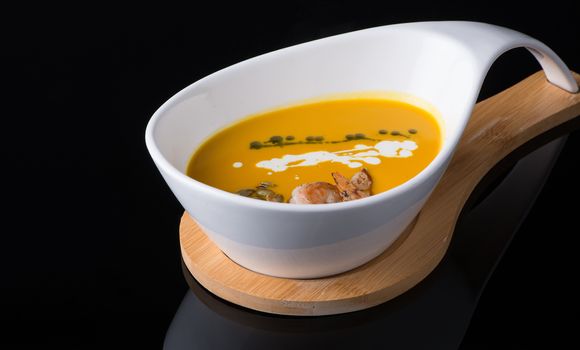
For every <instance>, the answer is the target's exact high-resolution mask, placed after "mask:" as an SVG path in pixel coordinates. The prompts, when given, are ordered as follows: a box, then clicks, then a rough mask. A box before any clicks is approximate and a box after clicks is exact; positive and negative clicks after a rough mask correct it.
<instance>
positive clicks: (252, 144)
mask: <svg viewBox="0 0 580 350" xmlns="http://www.w3.org/2000/svg"><path fill="white" fill-rule="evenodd" d="M263 146H264V145H262V143H261V142H260V141H253V142H250V149H260V148H262V147H263Z"/></svg>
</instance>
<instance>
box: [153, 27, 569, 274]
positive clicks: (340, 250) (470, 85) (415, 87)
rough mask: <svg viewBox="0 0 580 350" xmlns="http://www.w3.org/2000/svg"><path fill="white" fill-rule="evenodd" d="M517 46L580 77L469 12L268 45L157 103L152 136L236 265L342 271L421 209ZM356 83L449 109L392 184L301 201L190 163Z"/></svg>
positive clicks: (558, 75)
mask: <svg viewBox="0 0 580 350" xmlns="http://www.w3.org/2000/svg"><path fill="white" fill-rule="evenodd" d="M519 46H525V47H528V48H530V51H532V53H533V54H534V55H535V56H536V58H538V60H539V61H540V63H541V64H542V66H543V68H544V70H545V71H546V74H547V76H548V79H549V80H550V81H552V82H553V83H554V84H556V85H559V86H561V87H562V88H565V89H567V90H569V91H574V90H575V89H577V86H576V84H575V82H574V80H573V78H572V76H571V75H570V72H569V71H568V70H567V68H566V66H565V65H564V63H563V62H562V61H561V60H560V59H559V58H558V57H557V56H556V55H555V54H554V53H553V52H552V51H551V50H550V49H549V48H548V47H546V46H545V45H543V44H542V43H540V42H538V41H537V40H534V39H532V38H530V37H528V36H525V35H523V34H521V33H518V32H514V31H511V30H509V29H505V28H500V27H496V26H492V25H487V24H482V23H473V22H422V23H408V24H399V25H390V26H384V27H377V28H372V29H367V30H361V31H357V32H352V33H347V34H343V35H338V36H333V37H329V38H325V39H321V40H316V41H312V42H309V43H305V44H301V45H297V46H293V47H290V48H286V49H282V50H278V51H275V52H271V53H268V54H265V55H261V56H258V57H255V58H252V59H249V60H247V61H244V62H241V63H238V64H236V65H233V66H231V67H228V68H225V69H223V70H220V71H219V72H216V73H214V74H212V75H210V76H207V77H205V78H203V79H201V80H199V81H197V82H195V83H193V84H191V85H190V86H188V87H187V88H185V89H183V90H182V91H180V92H179V93H177V94H176V95H175V96H173V97H172V98H171V99H169V100H168V101H167V102H166V103H164V104H163V105H162V106H161V107H160V108H159V109H158V110H157V111H156V112H155V114H154V115H153V117H152V118H151V120H150V122H149V124H148V126H147V131H146V144H147V148H148V150H149V152H150V154H151V156H152V158H153V160H154V162H155V164H156V165H157V167H158V169H159V171H160V172H161V174H162V175H163V178H164V179H165V181H166V182H167V184H168V185H169V187H170V188H171V190H172V191H173V193H174V194H175V196H176V197H177V199H178V200H179V202H180V203H181V204H182V205H183V207H184V208H185V210H187V212H188V213H189V214H190V215H191V216H192V217H193V218H194V219H195V220H196V221H197V222H198V223H199V224H200V225H201V227H202V228H203V229H204V231H205V232H206V233H207V235H208V236H209V238H210V239H211V240H212V241H213V242H215V244H216V245H217V246H218V247H219V248H220V249H221V250H222V251H223V252H224V253H225V254H227V255H228V256H229V257H230V258H231V259H233V260H234V261H236V262H237V263H239V264H240V265H242V266H245V267H246V268H248V269H251V270H254V271H257V272H261V273H264V274H268V275H274V276H280V277H289V278H313V277H321V276H327V275H332V274H336V273H340V272H343V271H346V270H349V269H352V268H354V267H357V266H359V265H361V264H363V263H365V262H367V261H369V260H371V259H372V258H374V257H376V256H377V255H379V254H380V253H381V252H383V251H384V250H385V249H386V248H387V247H388V246H389V245H390V244H391V243H392V242H393V241H394V240H395V239H397V237H398V236H399V235H400V234H401V232H402V231H403V230H404V229H405V227H406V226H407V225H408V224H409V223H410V222H411V221H412V220H413V218H414V217H415V216H416V215H417V214H418V213H419V211H420V209H421V207H422V205H423V204H424V203H425V201H426V200H427V198H428V196H429V194H430V193H431V192H432V190H433V189H434V188H435V185H436V184H437V182H438V180H439V179H440V177H441V175H442V174H443V172H444V171H445V168H446V166H447V164H448V162H449V160H450V158H451V156H452V154H453V151H454V149H455V146H456V145H457V143H458V140H459V138H460V137H461V134H462V132H463V129H464V127H465V125H466V123H467V121H468V120H469V116H470V114H471V110H472V108H473V106H474V103H475V101H476V97H477V95H478V93H479V88H480V86H481V83H482V81H483V78H484V77H485V74H486V73H487V70H488V69H489V66H490V65H491V64H492V63H493V61H494V60H495V59H496V58H497V56H499V55H500V54H501V53H503V52H504V51H506V50H508V49H511V48H513V47H519ZM192 64H195V63H194V62H192ZM360 91H395V92H400V93H404V94H411V95H414V96H417V97H419V98H420V99H422V100H424V101H427V102H428V103H429V104H431V105H433V106H434V107H435V108H436V109H437V110H438V111H439V114H440V116H441V119H442V120H441V124H442V127H443V129H444V135H443V138H444V139H443V146H442V149H441V151H440V152H439V154H438V155H437V157H436V158H435V159H434V160H433V162H432V163H431V164H429V166H427V167H426V168H425V169H424V170H423V171H422V172H421V173H419V174H418V175H417V176H415V177H414V178H412V179H411V180H409V181H407V182H406V183H404V184H402V185H400V186H398V187H396V188H393V189H391V190H389V191H387V192H384V193H380V194H377V195H374V196H372V197H369V198H365V199H361V200H356V201H351V202H345V203H336V204H326V205H293V204H286V203H271V202H263V201H258V200H254V199H249V198H245V197H242V196H238V195H234V194H231V193H228V192H224V191H222V190H219V189H216V188H213V187H210V186H208V185H205V184H203V183H201V182H198V181H196V180H194V179H192V178H190V177H188V176H186V175H185V173H184V172H185V169H186V166H187V162H188V160H189V158H190V156H191V155H192V153H193V151H194V150H195V149H196V148H197V146H198V145H199V144H200V143H201V142H202V141H203V140H204V139H205V138H206V137H208V136H209V135H211V134H212V133H214V132H215V131H216V130H218V129H220V128H222V127H224V126H227V125H228V124H231V123H232V122H234V121H236V120H237V119H240V118H243V117H245V116H246V115H248V114H252V113H256V112H260V111H263V110H266V109H270V108H274V107H277V106H284V105H288V104H292V103H296V102H300V101H301V100H304V99H308V98H313V97H319V96H324V95H329V94H336V93H349V92H360Z"/></svg>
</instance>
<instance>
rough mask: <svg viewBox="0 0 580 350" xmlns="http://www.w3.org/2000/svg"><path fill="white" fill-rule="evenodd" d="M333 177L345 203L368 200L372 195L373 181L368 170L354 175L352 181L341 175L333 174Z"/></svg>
mask: <svg viewBox="0 0 580 350" xmlns="http://www.w3.org/2000/svg"><path fill="white" fill-rule="evenodd" d="M332 177H333V178H334V181H335V182H336V187H338V191H339V193H340V196H341V197H342V201H343V202H346V201H352V200H355V199H361V198H366V197H368V196H370V195H371V191H370V189H371V185H372V179H371V175H370V174H369V173H368V171H367V170H366V169H363V170H362V171H359V172H358V173H356V174H354V175H353V177H352V178H351V179H350V180H349V179H347V178H346V177H344V176H343V175H342V174H340V173H332Z"/></svg>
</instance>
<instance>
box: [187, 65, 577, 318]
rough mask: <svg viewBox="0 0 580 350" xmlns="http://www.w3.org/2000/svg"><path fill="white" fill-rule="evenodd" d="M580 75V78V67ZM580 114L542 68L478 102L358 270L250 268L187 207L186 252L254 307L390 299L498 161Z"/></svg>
mask: <svg viewBox="0 0 580 350" xmlns="http://www.w3.org/2000/svg"><path fill="white" fill-rule="evenodd" d="M575 78H576V81H580V75H577V74H575ZM579 115H580V93H578V94H570V93H568V92H566V91H564V90H561V89H559V88H557V87H555V86H553V85H551V84H550V83H548V82H547V81H546V80H545V78H544V74H543V72H538V73H536V74H534V75H532V76H531V77H529V78H527V79H525V80H523V81H522V82H520V83H518V84H516V85H515V86H513V87H511V88H509V89H507V90H505V91H503V92H501V93H499V94H498V95H496V96H493V97H491V98H489V99H487V100H485V101H483V102H480V103H478V104H477V105H476V107H475V110H474V113H473V116H472V118H471V120H470V122H469V124H468V126H467V129H466V130H465V133H464V135H463V138H462V140H461V142H460V144H459V146H458V148H457V151H456V153H455V156H454V158H453V159H452V161H451V164H450V166H449V168H448V169H447V171H446V173H445V175H444V176H443V178H442V179H441V182H440V183H439V185H438V186H437V188H436V189H435V191H434V192H433V194H432V195H431V197H430V199H429V200H428V202H427V203H426V204H425V206H424V207H423V209H422V211H421V213H420V214H419V216H418V218H417V220H416V221H415V223H414V225H411V226H410V227H409V229H408V230H407V231H406V233H405V234H403V235H402V236H401V237H400V238H399V239H398V240H397V241H396V242H395V243H394V244H393V245H392V246H391V247H389V249H387V250H386V251H385V252H384V253H383V254H381V255H380V256H378V257H377V258H375V259H373V260H372V261H370V262H368V263H366V264H365V265H363V266H361V267H358V268H356V269H354V270H351V271H348V272H345V273H342V274H340V275H336V276H331V277H326V278H319V279H310V280H299V279H284V278H276V277H270V276H266V275H262V274H259V273H256V272H253V271H250V270H247V269H245V268H243V267H241V266H240V265H237V264H236V263H234V262H233V261H231V260H230V259H228V257H226V256H225V255H224V254H223V253H222V252H221V251H220V250H219V249H218V248H217V247H216V246H215V245H214V244H213V243H212V242H211V241H210V240H209V239H208V238H207V236H206V235H205V234H204V233H203V232H202V231H201V230H200V228H199V227H198V226H197V225H196V223H195V222H194V221H193V220H192V219H191V218H190V217H189V215H187V213H186V214H184V215H183V218H182V220H181V225H180V242H181V253H182V256H183V260H184V262H185V264H186V266H187V268H188V269H189V271H190V272H191V274H192V275H193V276H194V277H195V278H196V279H197V280H198V282H199V283H201V284H202V285H203V286H204V287H205V288H207V289H208V290H209V291H211V292H212V293H214V294H216V295H217V296H219V297H221V298H224V299H226V300H228V301H230V302H233V303H235V304H239V305H242V306H245V307H248V308H250V309H254V310H259V311H264V312H269V313H275V314H284V315H305V316H308V315H312V316H314V315H329V314H337V313H344V312H350V311H356V310H361V309H365V308H369V307H371V306H374V305H377V304H380V303H383V302H385V301H387V300H390V299H392V298H394V297H396V296H398V295H400V294H401V293H403V292H405V291H407V290H408V289H410V288H411V287H413V286H414V285H416V284H417V283H419V282H420V281H421V280H422V279H423V278H425V277H426V276H427V275H428V274H429V273H430V272H431V271H432V270H433V269H434V268H435V266H437V264H438V263H439V261H441V259H442V258H443V255H444V254H445V252H446V251H447V247H448V246H449V241H450V238H451V235H452V234H453V229H454V226H455V222H456V220H457V217H458V216H459V213H460V212H461V209H462V208H463V205H464V204H465V201H466V200H467V198H468V197H469V195H470V194H471V192H472V191H473V189H474V187H475V186H476V185H477V183H478V182H479V181H480V180H481V179H482V177H483V176H484V175H485V174H486V173H487V172H488V171H489V170H490V169H491V168H492V167H493V166H494V165H495V164H496V163H497V162H498V161H500V160H501V159H503V158H504V157H505V156H506V155H508V154H509V153H510V152H512V151H513V150H515V149H516V148H518V147H519V146H521V145H522V144H524V143H525V142H527V141H528V140H530V139H532V138H534V137H536V136H538V135H540V134H542V133H544V132H546V131H548V130H550V129H552V128H554V127H556V126H558V125H560V124H562V123H564V122H566V121H568V120H570V119H572V118H574V117H576V116H579Z"/></svg>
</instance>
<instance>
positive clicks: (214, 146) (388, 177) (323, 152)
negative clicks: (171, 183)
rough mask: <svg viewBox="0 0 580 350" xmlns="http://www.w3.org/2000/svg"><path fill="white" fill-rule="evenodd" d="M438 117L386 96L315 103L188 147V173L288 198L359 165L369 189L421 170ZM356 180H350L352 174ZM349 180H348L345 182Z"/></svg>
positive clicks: (434, 143)
mask: <svg viewBox="0 0 580 350" xmlns="http://www.w3.org/2000/svg"><path fill="white" fill-rule="evenodd" d="M441 138H442V135H441V129H440V126H439V123H438V122H437V120H436V118H435V117H434V116H433V115H432V114H431V113H429V112H428V111H426V110H425V109H422V108H420V107H417V106H415V105H413V104H410V103H407V102H403V101H398V100H392V99H384V98H374V97H368V98H365V97H356V98H345V99H331V100H321V101H316V102H309V103H304V104H300V105H292V106H289V107H284V108H280V109H276V110H271V111H267V112H264V113H261V114H256V115H252V116H249V117H247V118H245V119H242V120H240V121H238V122H236V123H234V124H232V125H230V126H228V127H226V128H224V129H222V130H220V131H218V132H217V133H215V134H214V135H212V136H211V137H209V138H208V139H207V140H206V141H205V142H203V143H202V144H201V145H200V146H199V148H198V149H197V150H196V151H195V152H194V154H193V156H192V158H191V160H190V162H189V164H188V167H187V175H188V176H190V177H192V178H194V179H196V180H198V181H200V182H203V183H205V184H207V185H210V186H213V187H216V188H219V189H222V190H224V191H228V192H232V193H238V194H241V195H244V196H248V197H253V198H257V199H265V197H264V196H262V195H258V194H260V190H261V191H262V193H261V194H263V195H266V194H268V193H269V194H276V197H275V198H274V197H272V196H270V197H268V199H267V200H271V198H274V200H273V201H278V202H288V200H289V199H290V197H291V195H292V191H293V190H294V189H295V188H297V187H298V186H300V185H303V184H309V183H315V182H326V183H329V184H333V183H334V182H335V179H336V177H335V178H333V175H332V173H339V174H341V175H343V176H344V177H346V178H347V179H350V178H351V177H352V176H353V175H355V174H357V173H359V172H361V171H362V170H363V169H366V170H365V171H367V172H368V174H370V176H371V177H372V187H371V189H370V193H371V194H377V193H380V192H384V191H387V190H389V189H391V188H393V187H395V186H398V185H400V184H402V183H404V182H406V181H408V180H409V179H411V178H412V177H414V176H415V175H417V174H418V173H419V172H421V170H423V169H424V168H425V167H426V166H427V165H428V164H429V163H430V162H431V161H432V160H433V158H435V156H436V155H437V153H438V152H439V149H440V147H441ZM353 179H354V178H353ZM347 181H348V180H347Z"/></svg>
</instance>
